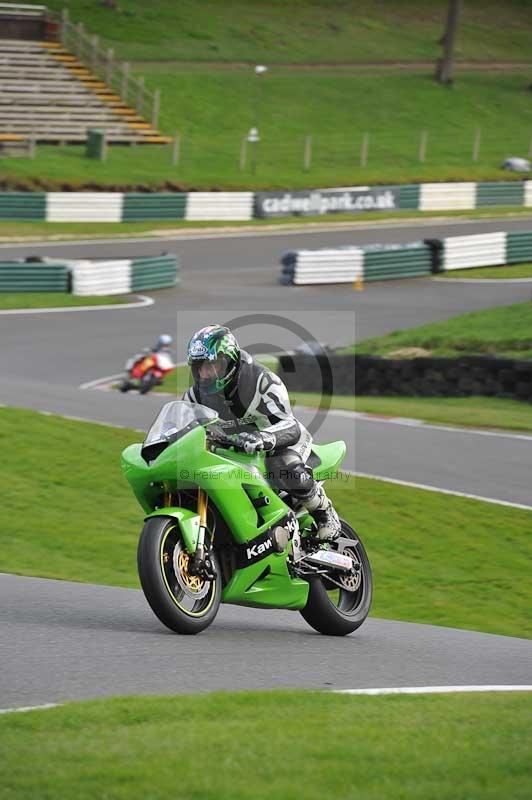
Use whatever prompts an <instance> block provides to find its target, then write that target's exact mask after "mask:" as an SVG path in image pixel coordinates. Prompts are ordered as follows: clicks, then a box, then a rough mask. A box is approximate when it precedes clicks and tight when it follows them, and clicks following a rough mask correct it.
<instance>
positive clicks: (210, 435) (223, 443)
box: [207, 428, 238, 450]
mask: <svg viewBox="0 0 532 800" xmlns="http://www.w3.org/2000/svg"><path fill="white" fill-rule="evenodd" d="M207 441H208V442H209V444H211V445H213V446H215V447H224V448H229V447H234V448H235V450H236V449H238V448H237V447H236V444H235V441H234V439H233V438H232V437H231V436H228V435H227V434H226V433H223V431H221V430H220V429H217V430H216V429H212V428H207Z"/></svg>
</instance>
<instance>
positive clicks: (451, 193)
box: [419, 183, 477, 211]
mask: <svg viewBox="0 0 532 800" xmlns="http://www.w3.org/2000/svg"><path fill="white" fill-rule="evenodd" d="M476 187H477V185H476V183H422V184H421V191H420V195H419V210H420V211H445V210H448V209H462V210H469V209H473V208H475V207H476Z"/></svg>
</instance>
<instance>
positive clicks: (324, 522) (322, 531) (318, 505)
mask: <svg viewBox="0 0 532 800" xmlns="http://www.w3.org/2000/svg"><path fill="white" fill-rule="evenodd" d="M303 505H304V506H305V508H307V510H308V511H310V513H311V515H312V516H313V518H314V521H315V523H316V525H317V527H318V530H317V533H316V536H317V537H318V539H322V540H323V541H334V539H337V538H338V536H339V535H340V533H341V531H342V527H341V524H340V519H339V517H338V514H337V513H336V511H335V510H334V507H333V504H332V503H331V501H330V500H329V498H328V497H327V495H326V494H325V491H324V489H323V487H322V486H319V485H318V486H316V491H315V492H314V494H313V495H312V496H311V497H310V498H309V499H308V500H304V501H303Z"/></svg>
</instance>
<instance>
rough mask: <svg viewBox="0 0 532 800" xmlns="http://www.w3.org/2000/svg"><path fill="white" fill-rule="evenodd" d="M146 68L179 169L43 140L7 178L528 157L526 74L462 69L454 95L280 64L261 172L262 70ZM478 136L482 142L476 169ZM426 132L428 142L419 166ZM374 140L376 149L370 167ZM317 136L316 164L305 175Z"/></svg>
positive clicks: (165, 175)
mask: <svg viewBox="0 0 532 800" xmlns="http://www.w3.org/2000/svg"><path fill="white" fill-rule="evenodd" d="M142 73H143V74H144V75H145V78H146V85H147V86H148V87H149V88H150V89H156V88H158V89H160V90H161V92H162V97H163V101H162V110H161V115H160V128H161V130H162V131H163V132H164V133H166V134H168V135H172V136H173V135H174V134H175V132H176V130H177V131H179V132H180V137H181V138H180V160H179V164H178V165H176V166H174V165H172V163H171V146H158V145H154V146H142V147H136V148H131V147H128V146H113V147H110V148H109V154H108V157H107V160H106V161H105V162H98V161H94V160H92V159H87V158H86V157H85V148H84V147H83V146H72V147H68V148H57V147H54V146H44V145H43V146H41V145H39V146H38V147H37V154H36V158H35V159H24V158H5V159H2V176H3V178H4V179H7V178H9V179H10V181H11V184H10V185H11V186H12V187H13V188H15V186H17V185H18V186H22V185H24V186H28V187H31V188H33V190H38V189H39V188H42V187H43V181H56V182H57V183H58V184H64V183H65V182H69V183H70V184H71V185H72V186H73V187H76V185H77V184H79V183H83V184H85V185H89V184H91V185H92V186H94V185H95V184H101V185H102V186H103V185H105V186H108V187H112V186H113V187H116V188H117V187H120V186H122V187H123V186H124V185H128V186H130V187H136V190H137V191H143V190H145V189H146V188H148V187H155V186H158V187H165V186H169V185H171V186H174V187H177V186H179V187H182V188H189V189H190V188H193V189H199V188H202V189H212V188H222V187H223V188H227V189H240V188H242V189H261V188H262V189H280V190H285V189H286V187H289V188H291V189H298V188H305V187H306V188H309V187H310V188H312V187H316V186H360V185H367V184H377V183H380V184H395V183H420V182H427V181H456V180H467V181H489V180H492V181H497V180H499V181H501V180H503V181H508V180H514V179H515V180H522V177H523V176H516V175H513V174H512V173H509V172H507V171H504V170H502V169H501V164H502V162H503V161H504V160H505V158H507V157H508V156H509V155H524V154H526V153H527V152H528V145H529V134H528V131H529V130H530V129H531V128H532V109H531V108H530V102H529V94H530V92H529V91H528V89H527V87H528V85H529V83H530V75H529V74H528V71H527V70H522V71H516V72H491V71H489V72H483V73H463V74H462V75H461V76H460V78H459V79H458V78H457V79H456V80H455V82H454V83H453V86H452V88H449V87H443V86H440V85H439V84H437V83H436V82H435V81H434V79H433V74H432V70H430V69H427V71H426V72H415V73H403V72H402V71H397V70H394V71H391V72H389V73H384V74H374V73H371V72H361V73H356V74H355V73H352V74H350V73H346V72H341V71H337V72H334V71H333V72H331V71H330V70H328V71H320V70H309V71H308V72H301V73H300V72H297V73H295V72H293V71H291V70H289V69H284V68H282V69H281V68H278V69H274V68H272V69H271V70H270V71H269V72H268V73H266V75H265V76H264V78H263V79H261V80H262V84H261V85H260V89H261V101H260V106H261V111H260V126H259V127H260V133H261V140H260V144H259V145H258V149H257V153H256V156H257V157H256V168H255V171H253V167H252V159H251V153H250V152H248V156H247V162H246V165H245V167H244V169H242V170H241V169H240V155H241V147H242V138H243V137H244V136H245V135H246V133H247V131H249V129H250V128H251V127H253V126H256V125H257V119H256V114H257V110H256V109H257V97H256V94H257V90H258V88H259V87H258V86H257V79H256V77H255V75H254V73H253V70H252V69H250V70H248V71H245V70H244V71H243V70H217V69H215V68H211V69H210V68H208V67H204V68H203V69H201V70H190V69H187V68H184V69H177V68H175V67H174V68H169V67H168V66H167V65H164V64H163V65H161V64H159V65H157V64H154V65H153V66H150V67H148V68H143V69H142ZM229 107H230V108H231V111H232V113H231V114H227V108H229ZM501 108H504V114H501V112H500V109H501ZM477 129H481V131H482V145H481V149H480V153H479V157H478V160H477V161H475V162H474V161H472V156H471V153H472V148H473V142H474V139H475V135H476V130H477ZM423 131H427V135H428V139H427V145H426V155H425V161H424V162H423V163H420V161H419V143H420V137H421V135H422V132H423ZM213 132H214V133H213ZM365 133H368V134H369V150H368V156H367V163H366V166H361V165H360V150H361V145H362V141H363V137H364V134H365ZM308 135H311V136H312V163H311V165H310V168H309V169H308V170H305V169H304V165H303V161H304V153H305V141H306V137H307V136H308ZM44 185H46V184H44Z"/></svg>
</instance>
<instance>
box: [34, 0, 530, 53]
mask: <svg viewBox="0 0 532 800" xmlns="http://www.w3.org/2000/svg"><path fill="white" fill-rule="evenodd" d="M47 5H48V7H49V8H52V9H55V10H57V11H61V10H62V9H63V8H64V7H65V3H64V0H49V2H47ZM68 10H69V12H70V17H71V19H72V20H73V21H74V22H80V21H81V22H84V23H85V25H86V27H87V28H88V29H89V31H90V32H91V33H96V34H98V35H99V36H100V37H101V38H102V41H103V42H104V43H105V44H106V45H107V46H111V47H114V48H115V51H116V54H117V56H118V58H121V59H124V60H130V61H139V60H145V61H199V62H201V61H220V62H224V61H225V62H233V61H249V62H250V63H251V64H256V63H260V62H261V61H265V62H266V63H272V64H273V63H279V62H291V63H302V64H313V63H320V62H325V63H342V62H357V63H363V62H375V61H387V60H391V61H396V60H401V61H416V60H434V59H435V58H437V57H439V55H440V52H441V47H440V46H439V45H438V40H439V39H440V37H441V35H442V33H443V29H444V25H445V19H446V13H447V3H446V0H429V2H420V0H408V1H407V2H387V3H379V4H375V3H373V2H371V0H360V1H359V2H356V1H355V0H343V1H342V0H332V1H329V2H327V0H325V1H323V0H322V2H313V0H232V2H231V3H230V4H229V3H224V2H219V0H203V2H201V3H197V2H195V0H180V2H179V3H167V2H165V1H164V0H152V2H151V3H150V4H149V5H147V4H146V3H142V2H141V1H140V0H120V3H117V4H116V7H115V8H110V7H106V6H104V4H103V3H91V2H87V0H69V2H68ZM531 33H532V20H531V18H530V13H529V8H528V5H527V3H524V2H519V0H508V2H506V3H504V5H501V4H500V3H497V2H495V1H494V0H487V2H480V0H468V2H467V4H464V8H463V11H462V15H461V22H460V29H459V33H458V40H457V53H456V54H457V58H458V59H461V60H469V61H494V60H495V61H496V60H499V61H531V60H532V56H531V53H530V35H531Z"/></svg>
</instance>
